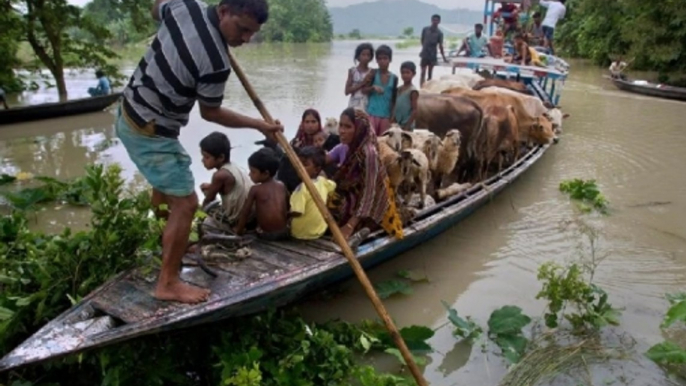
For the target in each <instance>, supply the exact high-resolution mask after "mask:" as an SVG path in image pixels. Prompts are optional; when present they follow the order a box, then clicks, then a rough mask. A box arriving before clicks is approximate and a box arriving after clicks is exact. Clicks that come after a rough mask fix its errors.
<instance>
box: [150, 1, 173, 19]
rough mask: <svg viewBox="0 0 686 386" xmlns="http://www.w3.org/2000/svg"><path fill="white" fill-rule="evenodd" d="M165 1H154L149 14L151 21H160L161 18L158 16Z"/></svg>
mask: <svg viewBox="0 0 686 386" xmlns="http://www.w3.org/2000/svg"><path fill="white" fill-rule="evenodd" d="M167 1H169V0H155V2H154V3H153V4H152V9H151V10H150V14H151V15H152V19H153V20H155V21H162V17H161V16H160V10H161V9H162V7H163V6H164V5H165V4H166V3H167Z"/></svg>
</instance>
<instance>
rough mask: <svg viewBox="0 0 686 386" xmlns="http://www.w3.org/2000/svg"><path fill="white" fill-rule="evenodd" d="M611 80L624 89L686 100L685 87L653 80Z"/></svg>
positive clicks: (659, 96) (636, 92)
mask: <svg viewBox="0 0 686 386" xmlns="http://www.w3.org/2000/svg"><path fill="white" fill-rule="evenodd" d="M610 80H611V81H612V83H613V84H614V85H615V86H616V87H617V88H618V89H620V90H622V91H628V92H632V93H635V94H641V95H648V96H654V97H658V98H665V99H673V100H679V101H686V88H684V87H674V86H666V85H662V84H657V83H651V82H645V83H634V81H631V80H623V79H617V78H611V79H610Z"/></svg>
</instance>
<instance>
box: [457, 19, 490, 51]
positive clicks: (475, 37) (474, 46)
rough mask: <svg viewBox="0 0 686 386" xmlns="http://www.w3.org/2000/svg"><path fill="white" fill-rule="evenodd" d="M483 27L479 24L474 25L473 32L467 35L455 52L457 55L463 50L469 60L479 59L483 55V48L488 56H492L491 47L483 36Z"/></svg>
mask: <svg viewBox="0 0 686 386" xmlns="http://www.w3.org/2000/svg"><path fill="white" fill-rule="evenodd" d="M483 30H484V26H483V25H482V24H480V23H477V24H474V32H472V33H470V34H469V35H467V37H466V38H465V39H464V41H463V42H462V47H460V49H459V50H458V51H457V53H458V55H459V54H460V52H462V50H464V51H465V52H466V54H467V56H469V57H470V58H481V57H483V56H484V55H485V53H484V48H486V51H487V52H488V56H493V52H492V49H491V45H490V43H489V42H488V38H487V37H486V36H485V35H484V34H483Z"/></svg>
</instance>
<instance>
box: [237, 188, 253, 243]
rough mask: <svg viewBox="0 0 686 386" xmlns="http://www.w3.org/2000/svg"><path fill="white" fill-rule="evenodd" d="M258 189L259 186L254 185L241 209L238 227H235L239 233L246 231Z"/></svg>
mask: <svg viewBox="0 0 686 386" xmlns="http://www.w3.org/2000/svg"><path fill="white" fill-rule="evenodd" d="M256 190H257V186H253V187H252V188H250V193H248V198H247V199H246V200H245V204H244V205H243V209H241V214H240V215H239V216H238V224H237V225H236V228H234V231H235V232H236V234H238V235H242V234H243V233H245V224H246V223H247V222H248V217H250V212H251V211H252V207H253V205H254V204H255V191H256Z"/></svg>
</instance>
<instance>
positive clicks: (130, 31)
mask: <svg viewBox="0 0 686 386" xmlns="http://www.w3.org/2000/svg"><path fill="white" fill-rule="evenodd" d="M211 3H215V2H211ZM269 5H270V18H269V21H268V22H267V24H266V25H264V26H263V27H262V30H261V32H260V33H259V36H257V37H256V38H257V40H260V41H268V42H292V43H302V42H328V41H331V39H332V38H333V24H332V22H331V16H330V15H329V12H328V9H327V8H326V3H325V0H270V1H269ZM151 7H152V0H92V1H91V2H89V3H88V4H86V5H85V6H84V7H83V8H81V7H77V6H74V5H71V4H69V3H68V1H67V0H0V25H2V26H3V31H2V34H0V87H2V88H4V89H5V90H6V91H8V92H17V91H21V90H22V89H25V88H26V87H27V85H26V84H25V83H24V82H23V81H22V79H20V78H18V77H17V76H16V74H15V72H14V70H15V69H18V68H24V69H29V70H35V69H39V68H47V69H48V70H49V71H50V73H51V74H52V76H53V78H54V84H55V86H56V87H57V90H58V93H59V95H60V97H63V98H66V96H67V87H66V84H65V80H64V79H65V78H64V70H65V68H99V69H102V70H103V71H105V73H107V74H108V75H110V76H111V77H113V78H117V77H119V71H118V68H117V67H116V66H115V65H113V64H112V60H113V59H116V58H118V55H117V53H116V50H117V49H120V48H122V47H125V46H127V45H130V44H135V43H139V42H143V41H146V40H147V39H150V38H151V37H152V36H153V35H154V34H155V32H156V30H157V27H158V26H157V24H156V22H155V21H153V20H152V18H151V17H150V9H151ZM302 9H307V12H301V10H302ZM24 42H25V43H27V44H28V45H29V46H30V47H31V51H32V54H33V55H32V56H33V60H31V61H30V62H28V63H27V62H22V61H20V60H19V59H18V53H19V49H20V45H21V44H22V43H24Z"/></svg>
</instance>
